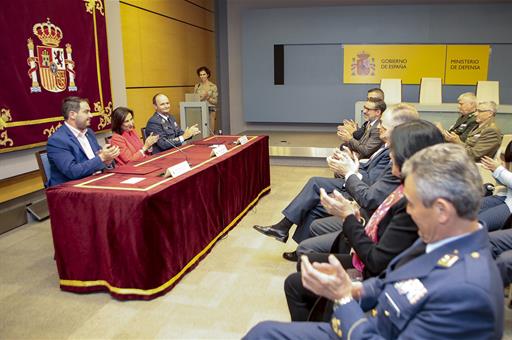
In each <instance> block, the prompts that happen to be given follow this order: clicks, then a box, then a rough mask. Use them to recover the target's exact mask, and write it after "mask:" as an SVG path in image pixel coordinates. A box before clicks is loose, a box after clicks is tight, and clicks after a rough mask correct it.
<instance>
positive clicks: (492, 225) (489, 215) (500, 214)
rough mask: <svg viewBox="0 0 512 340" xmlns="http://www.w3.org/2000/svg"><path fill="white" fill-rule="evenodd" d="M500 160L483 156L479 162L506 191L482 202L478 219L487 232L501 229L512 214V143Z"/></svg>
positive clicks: (488, 197) (485, 198)
mask: <svg viewBox="0 0 512 340" xmlns="http://www.w3.org/2000/svg"><path fill="white" fill-rule="evenodd" d="M500 158H501V160H500V161H497V160H494V159H492V158H490V157H487V156H484V157H482V159H481V160H480V162H481V163H482V166H483V167H484V168H485V169H487V170H490V171H492V176H493V177H494V178H495V179H496V181H497V182H498V183H501V184H503V185H504V186H506V190H507V192H506V193H505V192H500V193H498V194H496V195H492V196H487V197H484V199H483V200H482V204H481V205H480V212H479V213H478V219H479V220H480V221H481V222H484V224H485V225H486V226H487V230H489V231H493V230H498V229H501V228H502V227H503V225H504V224H505V222H506V221H507V219H508V218H509V216H510V214H511V213H512V172H511V170H512V167H511V164H512V163H511V162H512V142H510V143H508V145H507V147H506V148H505V151H504V152H503V153H502V154H501V155H500Z"/></svg>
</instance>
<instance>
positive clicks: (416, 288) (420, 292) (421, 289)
mask: <svg viewBox="0 0 512 340" xmlns="http://www.w3.org/2000/svg"><path fill="white" fill-rule="evenodd" d="M394 287H395V289H396V290H397V291H398V294H400V295H405V296H406V297H407V300H409V303H410V304H411V305H414V304H415V303H416V302H418V301H419V300H421V298H422V297H424V296H425V295H426V294H427V293H428V291H427V288H425V286H424V285H423V283H421V281H420V280H418V279H410V280H406V281H399V282H397V283H395V284H394Z"/></svg>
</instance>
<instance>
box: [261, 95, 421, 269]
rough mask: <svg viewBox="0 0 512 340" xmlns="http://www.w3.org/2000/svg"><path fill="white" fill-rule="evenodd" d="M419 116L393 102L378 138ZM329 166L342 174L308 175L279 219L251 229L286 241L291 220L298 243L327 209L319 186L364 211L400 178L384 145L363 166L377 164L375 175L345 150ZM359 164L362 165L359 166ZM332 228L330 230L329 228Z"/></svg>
mask: <svg viewBox="0 0 512 340" xmlns="http://www.w3.org/2000/svg"><path fill="white" fill-rule="evenodd" d="M415 119H419V115H418V111H416V109H415V108H414V107H413V106H412V105H409V104H397V105H394V106H392V107H391V108H389V109H388V110H386V112H385V113H384V115H383V118H382V122H381V128H380V131H381V138H382V139H383V141H385V142H386V141H387V140H388V138H389V133H391V130H392V129H393V127H395V126H397V125H400V124H402V123H404V122H407V121H411V120H415ZM327 161H328V164H329V167H330V168H331V169H332V170H333V171H334V172H335V173H338V174H339V175H340V176H342V177H345V179H342V178H322V177H313V178H311V179H310V180H309V181H308V183H307V184H306V186H305V187H304V188H303V189H302V191H301V192H300V193H299V194H298V195H297V196H296V197H295V198H294V199H293V201H292V202H291V203H290V204H289V205H288V206H287V207H286V208H285V209H284V210H283V215H284V216H285V217H284V218H283V219H282V220H281V221H280V222H278V223H277V224H274V225H271V226H259V225H255V226H254V229H256V230H257V231H259V232H261V233H263V234H264V235H267V236H270V237H274V238H275V239H277V240H278V241H281V242H286V241H287V240H288V232H289V230H290V228H291V227H292V225H293V224H296V225H297V229H296V230H295V234H294V235H293V239H294V240H295V241H296V242H297V243H300V242H301V241H302V240H305V239H307V238H308V237H310V236H311V235H310V232H309V226H310V224H311V222H312V221H313V220H315V219H317V218H321V217H325V216H328V213H327V212H326V211H325V209H324V208H323V207H322V206H321V204H320V188H325V190H326V191H327V192H329V193H330V192H332V191H333V190H335V189H336V190H338V191H340V192H343V193H344V195H345V196H347V197H352V198H353V199H354V200H355V201H356V202H357V203H358V204H359V205H360V206H361V207H363V208H364V209H365V211H366V213H367V214H368V215H371V213H373V211H374V210H375V209H376V208H377V207H378V206H379V204H381V203H382V201H384V199H385V198H386V197H387V196H388V195H389V194H390V193H391V192H392V191H393V190H395V189H396V187H397V186H398V185H399V184H400V179H399V178H397V177H395V176H393V174H392V173H391V164H390V162H389V150H388V148H387V146H386V147H385V148H384V149H383V150H382V151H380V153H375V154H374V155H373V157H372V158H370V160H369V162H367V163H366V167H367V169H369V171H372V169H373V168H374V167H375V168H378V169H379V170H378V171H376V172H377V175H376V176H375V177H373V178H369V177H368V176H367V175H365V174H364V173H365V171H361V169H360V168H359V166H358V161H357V158H355V160H353V159H352V158H350V156H349V155H348V153H343V152H339V151H338V152H337V153H336V154H335V155H333V156H332V157H329V158H328V159H327ZM362 167H363V166H362ZM333 231H334V230H333ZM283 257H284V258H285V259H287V260H291V261H296V253H295V252H287V253H284V254H283Z"/></svg>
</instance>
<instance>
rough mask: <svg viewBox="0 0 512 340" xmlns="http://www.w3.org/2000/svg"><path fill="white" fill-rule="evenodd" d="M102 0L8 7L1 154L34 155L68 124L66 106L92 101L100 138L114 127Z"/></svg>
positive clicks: (23, 0) (2, 26) (23, 2)
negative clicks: (69, 101) (68, 100)
mask: <svg viewBox="0 0 512 340" xmlns="http://www.w3.org/2000/svg"><path fill="white" fill-rule="evenodd" d="M105 25H106V23H105V9H104V7H103V2H102V1H92V2H91V1H80V0H72V1H70V0H52V1H30V0H19V1H16V2H14V1H8V2H6V3H4V4H3V5H2V20H0V30H1V31H2V34H1V35H0V45H1V46H3V47H4V48H5V50H4V51H3V53H2V60H3V62H2V63H0V74H1V75H2V86H3V91H2V92H0V153H4V152H10V151H15V150H21V149H27V148H32V147H35V146H38V145H44V144H46V141H47V139H48V137H49V136H51V134H52V133H54V132H55V131H56V129H57V128H58V127H60V126H61V125H62V122H63V117H62V115H61V113H60V104H61V102H62V99H63V98H65V97H67V96H79V97H83V98H87V99H88V100H89V102H90V105H91V109H92V113H93V116H94V117H93V119H92V122H91V128H93V129H94V130H96V131H100V130H105V129H108V128H109V127H110V113H111V111H112V97H111V91H110V76H109V66H108V49H107V41H106V34H107V33H106V27H105Z"/></svg>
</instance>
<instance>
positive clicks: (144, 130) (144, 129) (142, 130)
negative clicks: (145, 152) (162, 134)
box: [140, 127, 147, 142]
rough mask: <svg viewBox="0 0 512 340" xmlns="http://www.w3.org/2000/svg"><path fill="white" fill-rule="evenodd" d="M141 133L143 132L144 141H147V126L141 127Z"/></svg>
mask: <svg viewBox="0 0 512 340" xmlns="http://www.w3.org/2000/svg"><path fill="white" fill-rule="evenodd" d="M140 133H141V135H142V141H143V142H146V137H147V136H146V128H145V127H143V128H140Z"/></svg>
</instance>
